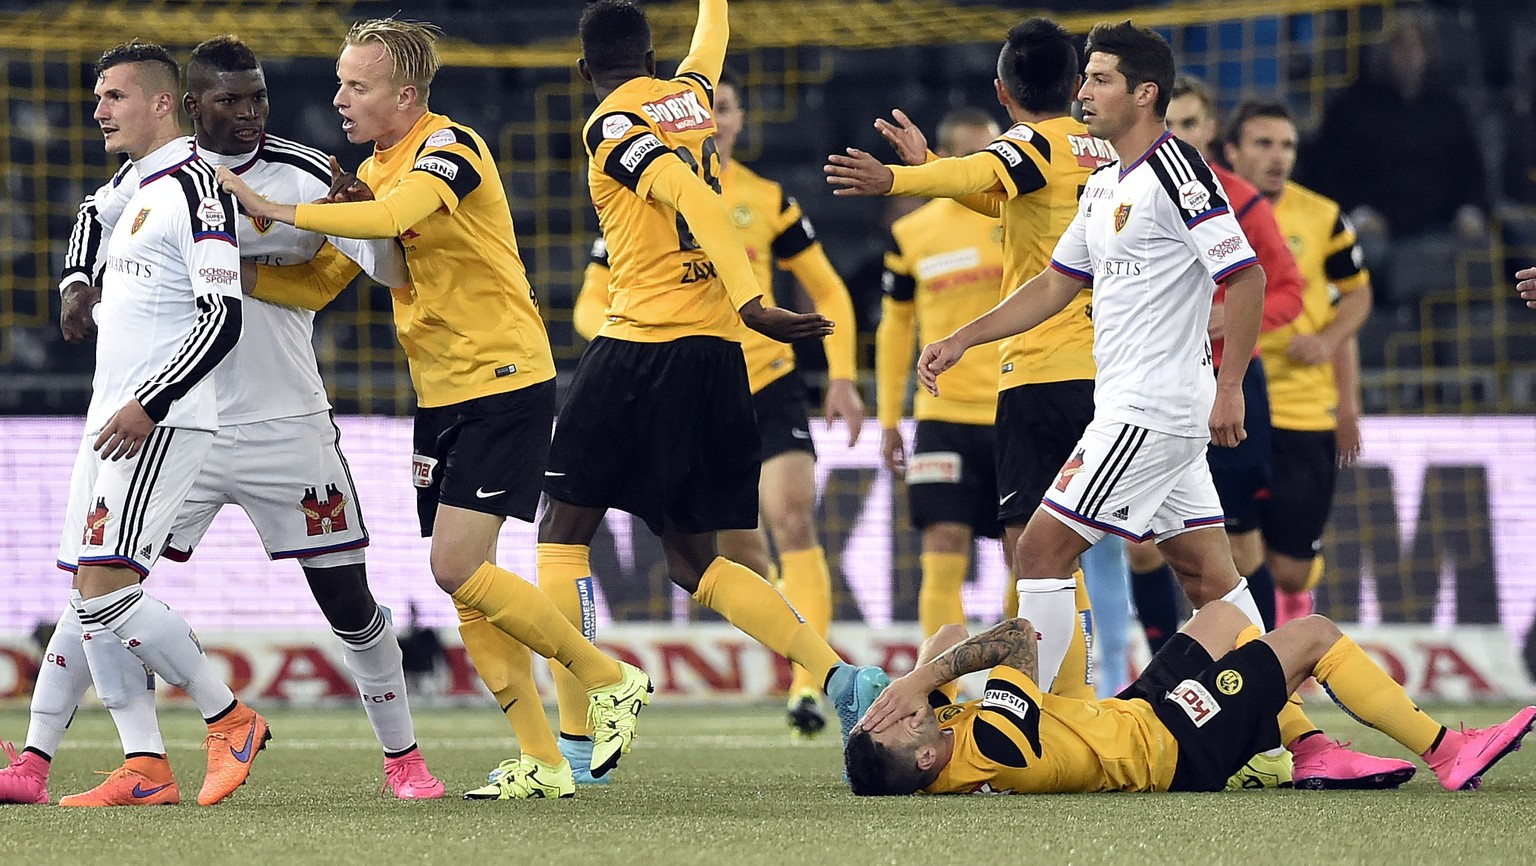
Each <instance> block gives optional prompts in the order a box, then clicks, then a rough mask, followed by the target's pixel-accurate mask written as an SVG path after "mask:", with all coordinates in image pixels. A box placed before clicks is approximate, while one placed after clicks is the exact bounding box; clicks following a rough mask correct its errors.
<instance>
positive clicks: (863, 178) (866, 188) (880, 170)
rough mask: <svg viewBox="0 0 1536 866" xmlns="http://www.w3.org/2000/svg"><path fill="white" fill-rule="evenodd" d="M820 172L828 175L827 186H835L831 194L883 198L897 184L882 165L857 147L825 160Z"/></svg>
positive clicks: (891, 174)
mask: <svg viewBox="0 0 1536 866" xmlns="http://www.w3.org/2000/svg"><path fill="white" fill-rule="evenodd" d="M822 171H824V172H826V173H827V183H829V184H831V185H833V186H835V187H837V189H834V190H832V194H833V195H885V194H886V193H888V192H890V191H891V184H892V183H895V181H896V175H895V173H894V172H892V171H891V170H890V169H889V168H887V167H886V166H885V164H884V163H882V162H881V161H880V160H878V159H875V158H874V157H873V156H871V155H869V154H867V153H865V152H864V151H862V150H859V149H858V148H856V147H850V148H848V155H847V156H842V155H840V154H836V153H834V154H832V155H831V156H829V157H827V165H826V167H825V168H823V169H822Z"/></svg>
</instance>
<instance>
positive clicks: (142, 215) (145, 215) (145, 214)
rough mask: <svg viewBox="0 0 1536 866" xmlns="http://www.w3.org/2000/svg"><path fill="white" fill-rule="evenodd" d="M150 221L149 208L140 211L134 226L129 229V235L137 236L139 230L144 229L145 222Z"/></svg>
mask: <svg viewBox="0 0 1536 866" xmlns="http://www.w3.org/2000/svg"><path fill="white" fill-rule="evenodd" d="M147 219H149V208H144V209H143V210H140V211H139V215H138V216H136V217H134V218H133V226H132V227H130V228H129V229H128V234H131V235H136V234H138V233H139V229H141V228H143V227H144V221H145V220H147Z"/></svg>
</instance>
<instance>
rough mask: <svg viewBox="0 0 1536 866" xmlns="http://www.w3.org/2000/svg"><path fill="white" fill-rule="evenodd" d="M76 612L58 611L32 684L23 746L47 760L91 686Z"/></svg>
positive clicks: (67, 608)
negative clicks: (57, 619) (30, 719)
mask: <svg viewBox="0 0 1536 866" xmlns="http://www.w3.org/2000/svg"><path fill="white" fill-rule="evenodd" d="M81 633H82V631H81V627H80V614H79V613H77V612H76V611H75V606H74V605H73V604H70V605H66V606H65V608H64V612H63V613H61V614H59V624H58V625H57V626H56V627H55V628H54V630H53V637H51V638H49V639H48V649H47V651H46V652H45V653H44V654H43V662H42V665H41V666H40V667H39V668H38V671H37V684H36V685H34V686H33V687H32V708H31V710H32V722H31V724H29V725H28V726H27V748H29V749H33V750H35V751H38V752H42V753H43V754H45V755H47V756H48V758H49V760H52V759H53V756H54V755H55V754H57V753H58V751H59V744H60V743H62V742H64V732H65V731H67V730H68V729H69V723H70V721H71V720H73V719H74V717H75V710H76V709H77V708H78V707H79V706H80V699H81V698H82V697H84V696H85V690H86V689H88V688H90V687H91V666H90V662H88V661H87V660H86V657H85V651H84V649H83V648H82V647H81V646H80V636H81Z"/></svg>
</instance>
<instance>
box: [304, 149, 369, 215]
mask: <svg viewBox="0 0 1536 866" xmlns="http://www.w3.org/2000/svg"><path fill="white" fill-rule="evenodd" d="M344 201H373V189H372V188H371V187H369V186H368V184H366V183H363V182H362V181H360V180H358V179H357V175H355V174H353V173H352V172H350V171H342V170H341V163H339V162H337V161H336V157H334V156H333V157H331V188H330V190H328V191H327V192H326V194H325V198H323V199H320V201H318V202H316V204H335V203H336V202H344Z"/></svg>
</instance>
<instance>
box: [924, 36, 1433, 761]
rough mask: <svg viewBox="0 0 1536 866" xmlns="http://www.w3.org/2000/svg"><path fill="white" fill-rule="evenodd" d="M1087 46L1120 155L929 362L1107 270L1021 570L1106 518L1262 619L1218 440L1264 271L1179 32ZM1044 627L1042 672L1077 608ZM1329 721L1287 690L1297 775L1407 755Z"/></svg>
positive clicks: (930, 379)
mask: <svg viewBox="0 0 1536 866" xmlns="http://www.w3.org/2000/svg"><path fill="white" fill-rule="evenodd" d="M1087 53H1088V64H1087V68H1086V73H1085V81H1084V83H1083V86H1082V88H1081V90H1080V91H1079V92H1078V96H1079V98H1080V99H1081V100H1082V102H1083V117H1084V123H1086V124H1087V127H1088V131H1089V132H1091V133H1093V134H1094V135H1097V136H1099V137H1100V138H1103V139H1105V140H1107V141H1109V143H1110V144H1111V145H1113V146H1114V148H1115V152H1116V153H1117V154H1120V158H1119V159H1118V160H1116V161H1115V162H1112V163H1110V164H1109V165H1107V166H1105V167H1104V168H1102V169H1100V170H1099V171H1097V172H1095V173H1094V174H1093V175H1092V176H1091V177H1090V178H1089V179H1088V182H1087V184H1086V185H1085V188H1084V190H1083V194H1082V196H1081V200H1080V203H1079V206H1078V213H1077V216H1076V217H1074V218H1073V220H1072V224H1071V226H1070V227H1069V228H1068V229H1067V232H1066V233H1065V234H1063V235H1062V237H1061V240H1060V242H1059V243H1058V244H1057V245H1056V249H1055V252H1054V253H1052V255H1051V259H1050V265H1049V267H1047V268H1046V269H1045V270H1043V271H1041V273H1040V274H1039V276H1036V277H1034V278H1033V279H1031V280H1030V281H1029V282H1027V283H1025V284H1024V285H1023V286H1021V287H1020V288H1019V289H1018V290H1017V291H1015V292H1014V293H1013V294H1011V295H1009V296H1008V298H1006V299H1005V300H1004V301H1003V302H1002V303H1000V304H998V306H997V307H996V308H994V309H993V310H992V311H991V312H990V313H987V314H986V315H985V316H983V317H981V318H980V319H977V320H976V321H974V322H972V323H971V324H969V325H967V326H965V327H963V328H961V329H960V330H959V331H957V332H955V334H954V335H952V336H950V337H947V338H945V339H944V340H941V341H939V342H937V343H933V344H931V345H929V346H927V347H925V348H924V349H923V354H922V357H921V358H919V359H918V376H919V378H920V379H921V380H922V382H923V385H924V387H926V388H928V389H929V391H930V392H932V391H935V390H937V384H936V380H937V377H938V376H939V375H940V374H942V373H943V372H944V371H945V370H947V369H949V368H950V367H952V366H954V364H955V363H956V362H958V361H959V360H960V358H961V357H963V356H964V354H965V352H966V350H967V349H969V348H971V347H973V346H978V345H983V344H986V343H990V342H992V341H994V340H997V339H1000V338H1002V337H1006V336H1009V335H1012V334H1018V333H1023V332H1025V331H1028V330H1029V329H1030V328H1032V327H1035V326H1036V325H1038V324H1039V323H1041V322H1043V321H1046V320H1047V319H1049V318H1050V317H1051V316H1053V315H1055V314H1057V313H1058V312H1059V311H1060V310H1061V309H1062V308H1063V307H1065V306H1067V305H1068V304H1070V303H1072V301H1073V299H1074V298H1075V297H1077V295H1078V293H1079V292H1080V291H1082V289H1083V288H1084V287H1086V286H1092V287H1093V299H1094V302H1093V312H1094V335H1093V336H1094V357H1095V359H1096V360H1097V362H1098V380H1097V385H1096V388H1095V392H1094V401H1095V403H1096V405H1097V409H1096V411H1095V413H1094V418H1093V422H1092V423H1091V424H1089V426H1088V429H1087V430H1086V431H1085V432H1084V434H1083V437H1082V439H1081V440H1080V441H1079V442H1078V444H1077V446H1076V449H1075V450H1074V453H1073V455H1072V459H1071V460H1069V461H1067V463H1066V464H1065V465H1064V466H1063V467H1062V468H1061V471H1060V475H1059V476H1058V478H1057V480H1056V482H1055V483H1054V484H1052V485H1051V486H1050V489H1049V490H1048V491H1047V492H1046V495H1045V499H1044V501H1043V502H1042V503H1041V508H1040V509H1039V510H1038V511H1036V512H1035V514H1034V516H1033V517H1031V519H1030V521H1029V524H1028V525H1027V526H1026V527H1025V529H1024V535H1023V537H1022V538H1021V539H1020V542H1019V551H1018V554H1017V563H1018V569H1019V573H1020V576H1021V578H1026V579H1027V578H1031V577H1033V578H1047V579H1049V578H1058V579H1059V578H1060V576H1061V575H1064V574H1067V573H1069V570H1070V569H1071V565H1072V560H1073V559H1074V558H1075V557H1077V556H1078V555H1080V554H1081V553H1082V552H1083V551H1084V550H1086V549H1087V548H1088V547H1089V546H1090V545H1091V544H1093V543H1094V542H1096V541H1098V540H1099V539H1100V538H1102V537H1103V536H1104V535H1105V534H1109V533H1113V534H1115V535H1120V536H1122V537H1125V538H1129V539H1131V540H1135V541H1141V540H1145V539H1147V538H1152V537H1156V539H1157V542H1158V547H1159V549H1160V550H1161V552H1162V554H1163V556H1164V557H1165V558H1166V559H1167V560H1168V562H1169V564H1170V565H1172V566H1173V569H1174V571H1175V572H1176V573H1177V574H1179V575H1180V576H1181V578H1183V580H1184V586H1185V592H1186V593H1187V594H1188V595H1189V597H1190V599H1191V601H1193V602H1194V603H1195V605H1196V607H1197V608H1199V607H1202V606H1204V605H1205V604H1207V603H1209V602H1211V601H1215V600H1217V599H1220V600H1222V601H1229V602H1232V603H1234V604H1236V605H1237V606H1238V607H1239V608H1241V609H1242V610H1243V611H1244V612H1245V613H1247V614H1248V615H1249V617H1250V619H1251V620H1252V621H1253V622H1254V623H1255V624H1262V619H1261V618H1260V616H1259V613H1258V609H1257V608H1256V607H1255V605H1254V603H1253V598H1252V596H1250V595H1249V593H1248V586H1247V584H1246V583H1245V582H1244V581H1243V580H1242V578H1241V576H1239V575H1238V573H1237V569H1236V567H1235V566H1234V565H1233V561H1232V550H1231V547H1230V546H1228V544H1227V536H1226V533H1225V532H1224V531H1222V529H1221V528H1220V527H1221V525H1222V523H1223V518H1222V513H1221V503H1220V501H1219V499H1218V497H1217V494H1216V488H1215V485H1214V483H1213V482H1212V480H1211V473H1210V467H1209V465H1208V463H1207V461H1206V458H1205V450H1206V447H1207V445H1215V446H1217V447H1223V448H1231V447H1233V446H1235V445H1236V444H1237V443H1238V442H1240V441H1242V439H1243V438H1244V436H1245V434H1244V430H1243V414H1244V411H1243V410H1244V407H1243V392H1242V381H1243V375H1244V372H1245V370H1244V368H1245V367H1247V364H1248V360H1249V358H1251V357H1252V356H1253V348H1254V343H1255V341H1256V340H1257V338H1258V333H1259V327H1260V321H1261V318H1262V314H1263V296H1264V271H1263V268H1262V267H1260V266H1259V265H1258V260H1257V258H1256V257H1255V256H1254V255H1253V250H1252V248H1251V247H1250V246H1249V245H1248V241H1247V239H1246V238H1245V237H1244V236H1243V233H1242V230H1241V229H1240V228H1239V227H1238V225H1237V220H1236V219H1235V217H1234V216H1233V215H1232V213H1231V210H1230V208H1229V207H1228V205H1227V201H1226V196H1225V193H1224V191H1223V190H1222V188H1221V184H1220V182H1219V181H1218V180H1217V179H1216V177H1215V175H1213V174H1212V173H1211V171H1210V168H1209V167H1208V166H1207V165H1206V163H1205V160H1204V159H1203V158H1202V157H1201V156H1200V152H1199V151H1198V150H1196V149H1195V148H1193V147H1191V146H1190V145H1188V144H1185V143H1183V142H1181V141H1179V140H1177V139H1175V138H1174V137H1173V135H1172V133H1170V132H1169V131H1168V129H1167V125H1166V123H1165V120H1164V116H1165V114H1166V112H1167V107H1168V101H1169V99H1170V98H1171V97H1170V91H1171V87H1172V84H1173V77H1174V66H1173V53H1172V51H1171V50H1170V49H1169V47H1168V44H1167V43H1166V42H1164V41H1163V39H1162V37H1161V36H1159V35H1157V34H1156V33H1155V32H1153V31H1151V30H1146V29H1142V28H1137V27H1134V26H1133V25H1132V24H1131V23H1130V22H1128V21H1127V22H1122V23H1120V24H1114V25H1111V24H1101V25H1098V26H1096V27H1095V28H1094V29H1093V30H1092V31H1091V32H1090V34H1089V37H1088V48H1087ZM1132 154H1135V156H1134V157H1133V156H1131V155H1132ZM1223 282H1225V283H1226V302H1225V333H1224V335H1225V337H1226V341H1227V347H1226V350H1227V354H1226V360H1227V363H1226V364H1224V365H1223V366H1222V367H1221V370H1220V373H1219V375H1215V376H1213V375H1212V374H1211V370H1210V367H1211V353H1210V341H1209V337H1208V336H1207V326H1208V324H1209V319H1210V310H1211V303H1210V298H1211V293H1212V291H1213V288H1214V287H1213V285H1212V284H1213V283H1216V284H1220V283H1223ZM1052 601H1053V602H1054V605H1053V606H1052V607H1048V608H1047V609H1046V613H1047V614H1048V615H1050V616H1052V617H1053V618H1055V619H1056V620H1065V621H1067V622H1070V620H1071V618H1072V608H1071V605H1070V603H1069V599H1067V598H1065V597H1064V596H1063V595H1057V596H1054V597H1052ZM1030 621H1031V622H1034V620H1033V619H1031V620H1030ZM1037 628H1039V629H1040V634H1041V635H1042V640H1041V659H1040V673H1041V677H1042V679H1041V680H1040V681H1039V682H1040V683H1041V684H1042V685H1045V684H1047V683H1050V682H1051V681H1052V680H1054V679H1055V677H1056V673H1055V671H1056V670H1057V669H1058V668H1060V666H1061V663H1062V658H1063V657H1064V656H1065V654H1066V641H1065V640H1064V639H1063V634H1064V631H1065V626H1062V625H1056V626H1052V627H1039V626H1037ZM1314 730H1316V728H1315V727H1314V726H1313V725H1312V724H1311V722H1310V721H1309V720H1308V719H1307V718H1306V715H1305V713H1303V712H1302V710H1301V708H1300V706H1299V704H1288V705H1287V708H1286V711H1285V713H1284V717H1283V719H1282V723H1281V737H1280V738H1277V739H1278V743H1271V744H1270V746H1271V747H1273V746H1276V745H1285V746H1287V747H1289V748H1290V750H1291V752H1292V754H1293V755H1294V756H1295V760H1296V770H1295V778H1296V780H1297V783H1298V784H1301V783H1303V782H1307V783H1316V784H1324V785H1329V786H1343V785H1351V786H1362V785H1370V784H1372V783H1373V780H1382V779H1387V780H1389V779H1390V772H1391V769H1392V767H1393V766H1396V765H1400V764H1401V763H1402V762H1387V761H1385V760H1384V759H1379V758H1374V757H1372V756H1369V755H1362V754H1359V753H1356V752H1351V751H1349V750H1347V749H1345V748H1344V747H1342V746H1340V745H1339V744H1337V743H1335V742H1333V741H1332V740H1329V739H1327V738H1326V737H1312V736H1308V735H1309V734H1310V732H1311V731H1314Z"/></svg>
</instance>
